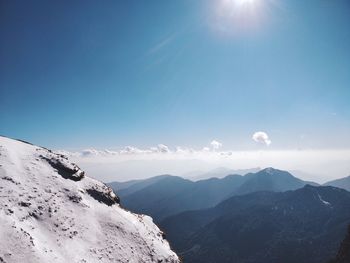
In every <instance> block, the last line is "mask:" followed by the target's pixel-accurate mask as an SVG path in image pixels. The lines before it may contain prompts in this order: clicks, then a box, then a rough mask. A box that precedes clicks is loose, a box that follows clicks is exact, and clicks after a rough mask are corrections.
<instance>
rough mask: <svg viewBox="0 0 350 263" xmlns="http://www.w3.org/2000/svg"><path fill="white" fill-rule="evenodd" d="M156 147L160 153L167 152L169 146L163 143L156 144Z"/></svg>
mask: <svg viewBox="0 0 350 263" xmlns="http://www.w3.org/2000/svg"><path fill="white" fill-rule="evenodd" d="M157 149H158V152H160V153H169V152H170V150H169V147H168V146H166V145H164V144H158V146H157Z"/></svg>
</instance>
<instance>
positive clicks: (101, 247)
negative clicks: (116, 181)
mask: <svg viewBox="0 0 350 263" xmlns="http://www.w3.org/2000/svg"><path fill="white" fill-rule="evenodd" d="M0 182H1V183H0V196H1V198H0V236H1V238H2V241H1V242H0V262H179V259H178V257H177V255H176V254H175V253H174V252H173V251H172V250H171V249H170V246H169V244H168V242H167V241H166V240H165V239H164V238H163V236H164V234H163V233H162V232H161V231H160V230H159V229H158V227H157V226H156V225H155V224H154V223H153V221H152V219H151V218H150V217H148V216H145V215H137V214H134V213H131V212H129V211H127V210H124V209H123V208H121V207H120V206H119V204H118V203H119V198H118V197H117V195H115V194H114V193H113V191H112V190H111V189H110V188H109V187H107V186H106V185H104V184H103V183H101V182H99V181H97V180H94V179H91V178H89V177H87V176H85V174H84V172H83V171H82V170H81V169H80V168H79V167H78V166H77V165H75V164H73V163H71V162H70V161H69V160H68V159H67V158H66V157H65V156H64V155H60V154H56V153H54V152H52V151H50V150H48V149H45V148H42V147H37V146H34V145H31V144H29V143H25V142H22V141H17V140H12V139H9V138H6V137H0Z"/></svg>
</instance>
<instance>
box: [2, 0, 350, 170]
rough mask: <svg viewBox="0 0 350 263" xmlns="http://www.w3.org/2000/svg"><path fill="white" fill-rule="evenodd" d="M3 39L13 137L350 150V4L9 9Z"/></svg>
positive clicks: (71, 4)
mask: <svg viewBox="0 0 350 263" xmlns="http://www.w3.org/2000/svg"><path fill="white" fill-rule="evenodd" d="M0 37H1V41H0V134H2V135H5V136H9V137H14V138H21V139H24V140H28V141H31V142H33V143H35V144H39V145H43V146H46V147H50V148H54V149H65V150H69V151H80V150H83V149H86V148H96V149H105V148H107V149H114V150H122V149H124V147H125V146H129V145H132V146H133V147H136V148H139V149H149V148H150V147H153V146H156V147H157V145H159V144H164V145H166V146H167V147H169V148H171V149H172V151H176V150H175V149H176V147H177V146H181V147H185V148H186V149H196V150H197V151H202V150H203V148H209V149H210V150H215V149H214V148H215V147H214V146H213V145H212V142H213V141H216V142H218V143H219V144H218V145H217V146H218V147H217V148H216V150H217V149H218V148H220V150H221V151H236V152H243V151H255V152H261V151H272V152H279V151H300V150H304V151H308V152H315V151H319V152H327V153H328V154H329V156H331V157H332V158H333V159H337V155H334V151H338V153H339V151H340V152H341V151H343V154H344V151H345V152H347V150H348V149H350V138H349V134H350V103H349V101H350V48H349V47H350V2H349V1H347V0H332V1H331V0H308V1H301V0H203V1H195V0H176V1H164V0H158V1H157V0H152V1H149V0H128V1H89V0H88V1H81V0H80V1H16V0H14V1H1V0H0ZM205 150H206V149H205ZM345 157H349V159H348V160H350V156H348V155H346V156H345ZM315 158H316V157H315ZM342 158H344V156H343V155H342V156H339V159H342ZM249 165H252V167H255V166H254V163H252V164H249ZM249 165H248V164H247V166H249ZM334 167H336V165H334ZM344 167H345V168H344V169H343V170H342V171H341V172H340V171H338V173H337V174H344V175H345V173H347V171H348V173H350V167H349V166H346V165H345V166H344Z"/></svg>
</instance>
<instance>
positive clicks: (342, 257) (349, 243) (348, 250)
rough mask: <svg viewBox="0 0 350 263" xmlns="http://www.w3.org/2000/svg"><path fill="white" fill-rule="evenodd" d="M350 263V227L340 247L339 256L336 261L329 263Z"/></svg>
mask: <svg viewBox="0 0 350 263" xmlns="http://www.w3.org/2000/svg"><path fill="white" fill-rule="evenodd" d="M349 262H350V225H349V227H348V232H347V235H346V237H345V239H344V240H343V242H342V243H341V245H340V248H339V251H338V254H337V256H336V257H335V259H334V260H332V261H330V262H329V263H349Z"/></svg>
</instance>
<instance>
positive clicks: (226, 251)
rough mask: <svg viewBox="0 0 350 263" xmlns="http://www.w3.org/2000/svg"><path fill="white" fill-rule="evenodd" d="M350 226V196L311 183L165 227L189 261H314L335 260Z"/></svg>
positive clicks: (175, 219) (237, 200) (232, 201)
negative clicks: (333, 258)
mask: <svg viewBox="0 0 350 263" xmlns="http://www.w3.org/2000/svg"><path fill="white" fill-rule="evenodd" d="M349 222H350V192H348V191H345V190H343V189H339V188H335V187H315V186H310V185H306V186H304V187H303V188H301V189H298V190H295V191H287V192H255V193H251V194H247V195H241V196H234V197H231V198H229V199H227V200H225V201H224V202H221V203H220V204H219V205H217V206H215V207H214V208H209V209H202V210H195V211H187V212H183V213H180V214H178V215H175V216H172V217H168V218H166V219H165V220H163V221H162V222H161V223H160V225H161V227H162V228H163V229H164V230H165V232H166V234H167V237H168V239H169V240H170V241H171V243H172V245H173V246H174V248H175V250H176V251H177V252H178V253H179V255H180V256H182V257H183V259H184V262H204V263H205V262H237V263H240V262H242V263H243V262H244V263H247V262H259V263H274V262H275V263H277V262H284V263H294V262H298V263H303V262H305V263H313V262H315V263H316V262H326V260H328V259H330V258H332V257H333V256H334V255H335V254H336V251H337V249H338V246H339V244H340V242H341V240H342V239H343V237H344V233H345V232H346V228H347V225H348V224H349Z"/></svg>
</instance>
